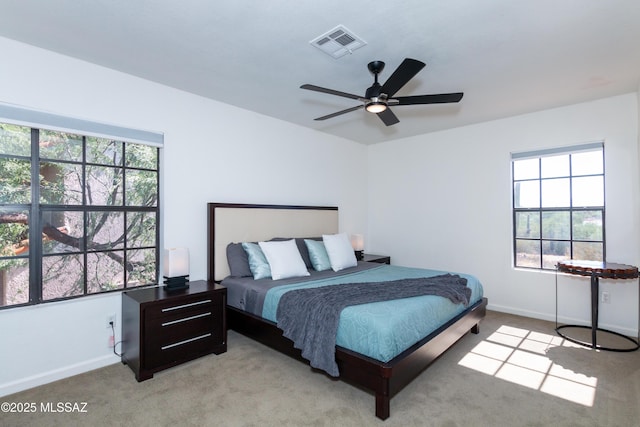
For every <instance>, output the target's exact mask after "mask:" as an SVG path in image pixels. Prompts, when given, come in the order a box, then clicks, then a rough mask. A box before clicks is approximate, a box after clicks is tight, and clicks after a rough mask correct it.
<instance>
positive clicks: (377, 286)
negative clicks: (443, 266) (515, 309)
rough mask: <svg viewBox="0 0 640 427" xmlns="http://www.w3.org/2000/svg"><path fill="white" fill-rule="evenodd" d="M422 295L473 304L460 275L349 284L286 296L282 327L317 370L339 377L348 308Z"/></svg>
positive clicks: (280, 309)
mask: <svg viewBox="0 0 640 427" xmlns="http://www.w3.org/2000/svg"><path fill="white" fill-rule="evenodd" d="M420 295H438V296H442V297H445V298H448V299H449V300H450V301H451V302H453V303H455V304H460V303H462V304H464V305H465V306H467V305H468V304H469V298H470V297H471V289H470V288H468V287H467V279H465V278H462V277H460V276H458V275H452V274H443V275H440V276H434V277H426V278H417V279H400V280H393V281H388V282H373V283H371V282H370V283H349V284H341V285H332V286H325V287H320V288H311V289H299V290H293V291H289V292H287V293H285V294H284V295H283V296H282V297H281V298H280V302H279V303H278V311H277V318H278V327H279V328H280V329H282V330H283V332H284V334H283V335H284V336H285V337H287V338H289V339H290V340H292V341H293V342H294V345H295V347H296V348H298V349H301V350H302V357H304V358H305V359H307V360H309V362H311V366H312V367H314V368H318V369H322V370H324V371H325V372H327V373H328V374H329V375H331V376H334V377H337V376H339V374H340V373H339V372H338V365H337V364H336V361H335V346H336V334H337V331H338V322H339V320H340V313H341V312H342V310H343V309H344V308H345V307H348V306H351V305H358V304H367V303H372V302H378V301H386V300H392V299H400V298H409V297H415V296H420Z"/></svg>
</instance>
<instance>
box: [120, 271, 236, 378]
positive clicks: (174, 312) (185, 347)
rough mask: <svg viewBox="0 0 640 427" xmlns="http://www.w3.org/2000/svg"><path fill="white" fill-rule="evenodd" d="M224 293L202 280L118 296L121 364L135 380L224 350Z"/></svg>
mask: <svg viewBox="0 0 640 427" xmlns="http://www.w3.org/2000/svg"><path fill="white" fill-rule="evenodd" d="M226 304H227V289H226V288H225V287H224V286H220V285H218V284H215V283H210V282H207V281H204V280H199V281H194V282H189V287H188V288H186V289H181V290H176V291H167V290H166V288H165V287H164V286H157V287H152V288H143V289H134V290H131V291H127V292H123V293H122V337H123V338H122V363H124V364H126V365H129V367H130V368H131V370H132V371H133V372H134V373H135V375H136V379H137V380H138V381H144V380H147V379H149V378H152V377H153V374H154V373H156V372H159V371H162V370H164V369H167V368H170V367H172V366H176V365H179V364H181V363H184V362H187V361H189V360H193V359H196V358H198V357H201V356H204V355H207V354H211V353H215V354H220V353H224V352H225V351H227V325H226Z"/></svg>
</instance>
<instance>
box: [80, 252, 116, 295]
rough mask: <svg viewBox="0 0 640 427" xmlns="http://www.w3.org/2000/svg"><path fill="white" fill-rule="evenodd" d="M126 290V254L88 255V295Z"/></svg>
mask: <svg viewBox="0 0 640 427" xmlns="http://www.w3.org/2000/svg"><path fill="white" fill-rule="evenodd" d="M122 288H124V252H122V251H119V252H96V253H90V254H87V293H90V294H94V293H98V292H105V291H112V290H114V289H122Z"/></svg>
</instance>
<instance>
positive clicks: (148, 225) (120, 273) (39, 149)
mask: <svg viewBox="0 0 640 427" xmlns="http://www.w3.org/2000/svg"><path fill="white" fill-rule="evenodd" d="M158 169H159V168H158V148H156V147H151V146H147V145H142V144H134V143H129V142H122V141H117V140H112V139H106V138H96V137H90V136H82V135H74V134H69V133H64V132H58V131H50V130H44V129H33V128H29V127H24V126H17V125H11V124H0V307H1V306H4V307H6V306H17V305H24V304H37V303H40V302H46V301H53V300H59V299H66V298H72V297H78V296H83V295H90V294H96V293H100V292H108V291H113V290H121V289H125V288H130V287H135V286H142V285H148V284H153V283H156V281H157V267H158V253H159V249H158V227H157V224H158V214H159V209H158V194H159V192H158V185H159V183H158V182H159V180H158V176H159V175H158V173H159V170H158ZM34 183H35V185H34Z"/></svg>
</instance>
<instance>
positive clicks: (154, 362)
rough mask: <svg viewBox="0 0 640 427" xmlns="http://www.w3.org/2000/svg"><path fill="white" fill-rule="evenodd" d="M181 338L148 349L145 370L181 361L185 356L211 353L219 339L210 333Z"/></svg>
mask: <svg viewBox="0 0 640 427" xmlns="http://www.w3.org/2000/svg"><path fill="white" fill-rule="evenodd" d="M183 338H184V339H182V340H180V341H175V342H171V343H167V344H165V345H163V346H160V347H157V348H152V349H149V351H148V352H147V360H146V361H145V362H146V367H147V369H154V368H156V367H158V366H163V365H168V364H173V363H175V362H180V361H183V360H184V358H185V354H189V355H193V356H196V355H204V354H207V353H211V348H212V347H213V346H215V345H216V344H220V338H219V337H216V336H215V335H214V334H213V332H212V331H209V332H205V331H203V333H201V334H198V335H195V336H189V337H183Z"/></svg>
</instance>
